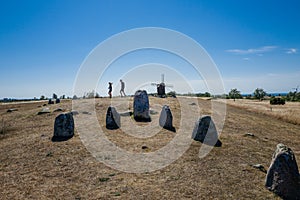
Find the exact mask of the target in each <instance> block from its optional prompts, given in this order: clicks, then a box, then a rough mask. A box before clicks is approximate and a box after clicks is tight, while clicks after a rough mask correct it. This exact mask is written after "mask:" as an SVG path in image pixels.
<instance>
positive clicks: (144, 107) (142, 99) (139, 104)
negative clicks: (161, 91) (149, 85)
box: [133, 90, 151, 122]
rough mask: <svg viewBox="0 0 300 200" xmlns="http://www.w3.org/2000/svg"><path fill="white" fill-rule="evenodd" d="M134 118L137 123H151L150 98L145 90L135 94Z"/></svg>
mask: <svg viewBox="0 0 300 200" xmlns="http://www.w3.org/2000/svg"><path fill="white" fill-rule="evenodd" d="M133 116H134V119H135V120H136V121H144V122H150V121H151V117H150V112H149V98H148V94H147V92H146V91H145V90H138V91H136V92H135V94H134V100H133Z"/></svg>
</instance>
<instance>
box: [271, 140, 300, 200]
mask: <svg viewBox="0 0 300 200" xmlns="http://www.w3.org/2000/svg"><path fill="white" fill-rule="evenodd" d="M266 187H267V188H268V189H269V190H270V191H273V192H274V193H275V194H277V195H278V196H280V197H282V198H283V199H300V175H299V170H298V165H297V162H296V158H295V155H294V153H293V151H292V150H291V149H290V148H288V147H287V146H285V145H284V144H278V145H277V148H276V150H275V152H274V154H273V159H272V162H271V165H270V167H269V169H268V172H267V177H266Z"/></svg>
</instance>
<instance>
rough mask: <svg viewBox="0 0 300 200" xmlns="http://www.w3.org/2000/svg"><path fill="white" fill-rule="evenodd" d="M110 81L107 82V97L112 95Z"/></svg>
mask: <svg viewBox="0 0 300 200" xmlns="http://www.w3.org/2000/svg"><path fill="white" fill-rule="evenodd" d="M111 93H112V82H108V95H109V98H111V97H112V94H111Z"/></svg>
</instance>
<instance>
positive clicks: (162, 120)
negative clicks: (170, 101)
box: [159, 105, 175, 132]
mask: <svg viewBox="0 0 300 200" xmlns="http://www.w3.org/2000/svg"><path fill="white" fill-rule="evenodd" d="M159 125H160V126H161V127H163V128H165V129H167V130H170V131H174V132H175V127H174V126H173V115H172V112H171V110H170V107H169V106H167V105H164V106H163V107H162V110H161V112H160V116H159Z"/></svg>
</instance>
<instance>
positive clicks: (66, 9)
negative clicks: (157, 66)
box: [0, 0, 300, 98]
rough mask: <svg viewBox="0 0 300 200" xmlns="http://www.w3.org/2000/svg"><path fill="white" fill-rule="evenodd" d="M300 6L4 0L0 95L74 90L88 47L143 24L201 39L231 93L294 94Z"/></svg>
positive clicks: (299, 62) (208, 0)
mask: <svg viewBox="0 0 300 200" xmlns="http://www.w3.org/2000/svg"><path fill="white" fill-rule="evenodd" d="M299 10H300V1H297V0H295V1H290V0H286V1H279V0H278V1H274V0H272V1H271V0H270V1H268V0H265V1H264V0H262V1H256V0H251V1H248V0H245V1H235V0H227V1H225V0H224V1H217V0H215V1H214V0H204V1H202V0H197V1H184V0H182V1H176V0H170V1H168V0H164V1H161V0H151V1H150V0H149V1H143V0H136V1H135V0H133V1H122V0H119V1H114V0H110V1H104V0H102V1H101V0H97V1H91V0H87V1H82V0H80V1H79V0H57V1H55V0H51V1H50V0H45V1H41V0H36V1H33V0H26V1H25V0H24V1H15V0H11V1H1V6H0V69H1V73H0V98H4V97H15V98H33V97H40V96H41V95H46V96H51V95H52V93H57V94H58V95H62V94H66V95H70V96H71V95H72V88H73V83H74V80H75V78H76V74H77V71H78V70H79V67H80V65H81V63H82V62H83V60H84V59H85V57H86V56H87V55H88V54H89V52H90V51H91V50H92V49H93V48H95V47H96V46H97V45H98V44H99V43H100V42H102V41H103V40H105V39H107V38H108V37H110V36H112V35H114V34H117V33H119V32H122V31H125V30H128V29H132V28H139V27H163V28H169V29H173V30H176V31H179V32H182V33H183V34H186V35H188V36H190V37H191V38H193V39H195V40H196V41H197V42H198V43H199V44H201V45H202V46H203V47H204V48H205V49H206V51H207V52H208V53H209V54H210V56H211V57H212V59H213V60H214V62H215V63H216V65H217V67H218V68H219V71H220V73H221V75H222V77H223V81H224V84H225V88H226V91H229V90H230V89H231V88H238V89H239V90H240V91H241V92H242V93H251V92H253V91H254V89H255V88H257V87H262V88H264V89H265V90H266V91H267V92H288V91H290V90H292V88H294V87H296V86H297V85H300V52H299V49H300V12H299ZM112 74H113V73H112ZM111 76H112V75H111ZM112 78H114V79H116V80H118V78H119V77H113V76H112ZM159 79H160V75H158V76H157V80H154V81H158V80H159ZM166 79H167V77H166ZM167 80H168V79H167ZM127 82H128V80H127ZM103 88H104V90H103V92H102V90H101V91H99V92H100V93H101V94H102V95H105V93H106V88H107V86H106V85H105V86H103ZM128 89H129V88H128ZM199 90H200V89H199ZM199 92H205V91H199Z"/></svg>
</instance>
